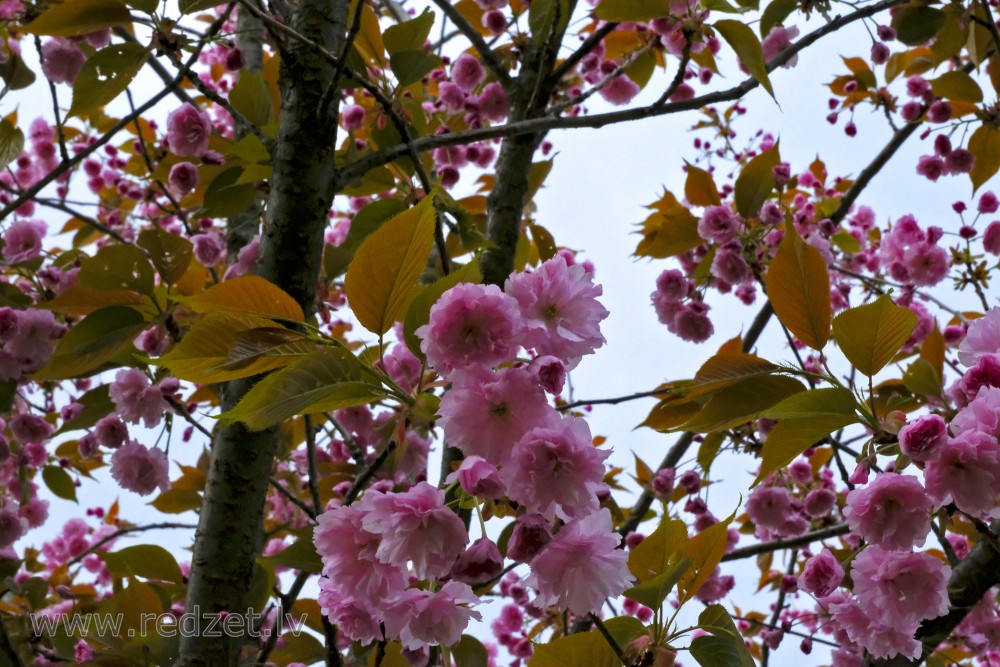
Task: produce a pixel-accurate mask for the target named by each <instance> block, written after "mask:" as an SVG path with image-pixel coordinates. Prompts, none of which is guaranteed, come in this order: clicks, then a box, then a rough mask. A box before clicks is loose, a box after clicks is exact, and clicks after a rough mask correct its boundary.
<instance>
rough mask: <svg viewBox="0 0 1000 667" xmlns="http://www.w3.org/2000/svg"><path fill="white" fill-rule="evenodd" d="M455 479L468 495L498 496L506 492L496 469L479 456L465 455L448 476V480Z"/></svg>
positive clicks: (481, 496)
mask: <svg viewBox="0 0 1000 667" xmlns="http://www.w3.org/2000/svg"><path fill="white" fill-rule="evenodd" d="M455 479H457V480H458V483H459V484H460V485H461V486H462V490H463V491H465V492H466V493H468V494H469V495H470V496H478V497H480V498H500V497H502V496H504V495H505V494H506V493H507V492H506V489H505V487H504V485H503V482H502V481H501V480H500V473H499V472H498V471H497V469H496V468H495V467H494V466H493V464H491V463H490V462H489V461H487V460H486V459H484V458H482V457H479V456H467V457H465V459H464V460H463V461H462V465H461V466H459V468H458V470H457V471H455V472H454V473H452V474H451V475H449V476H448V481H449V482H452V481H454V480H455Z"/></svg>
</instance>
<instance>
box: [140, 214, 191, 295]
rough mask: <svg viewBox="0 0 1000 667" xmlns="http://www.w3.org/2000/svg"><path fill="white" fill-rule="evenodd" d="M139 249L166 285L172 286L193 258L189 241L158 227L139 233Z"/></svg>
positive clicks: (185, 270)
mask: <svg viewBox="0 0 1000 667" xmlns="http://www.w3.org/2000/svg"><path fill="white" fill-rule="evenodd" d="M139 247H140V248H142V249H143V250H145V251H146V252H147V253H149V257H150V259H151V260H152V262H153V266H155V267H156V271H157V272H158V273H159V274H160V278H162V279H163V283H164V284H166V285H173V284H174V283H175V282H177V281H178V280H180V279H181V276H183V275H184V274H185V273H186V272H187V270H188V267H189V266H190V265H191V258H192V257H193V256H194V253H193V250H192V245H191V242H190V241H188V240H187V239H186V238H184V237H183V236H181V235H179V234H171V233H170V232H167V231H164V230H162V229H160V228H159V227H156V228H153V229H144V230H142V231H141V232H139Z"/></svg>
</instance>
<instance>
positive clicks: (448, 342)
mask: <svg viewBox="0 0 1000 667" xmlns="http://www.w3.org/2000/svg"><path fill="white" fill-rule="evenodd" d="M520 328H521V322H520V315H519V313H518V310H517V302H515V301H514V300H513V299H512V298H511V297H510V296H508V295H507V294H504V293H503V292H501V291H500V288H499V287H497V286H496V285H471V284H467V283H462V284H459V285H456V286H455V287H452V288H451V289H450V290H448V291H447V292H445V293H444V295H443V296H442V297H441V298H440V299H438V301H437V303H436V304H434V306H433V307H432V308H431V312H430V321H429V322H428V323H427V324H425V325H424V326H422V327H420V328H419V329H417V331H416V334H417V336H419V337H420V339H421V343H420V349H421V350H422V351H423V353H424V354H425V355H427V362H428V363H429V364H430V365H431V366H432V367H433V368H434V370H436V371H438V372H439V373H441V375H443V376H444V377H446V378H450V377H451V375H452V374H453V373H454V372H455V371H456V370H459V369H462V368H466V367H468V366H496V365H497V364H502V363H504V362H507V361H511V360H513V359H514V356H515V354H516V353H517V350H518V347H519V346H518V342H517V336H518V334H519V332H520V331H519V330H520Z"/></svg>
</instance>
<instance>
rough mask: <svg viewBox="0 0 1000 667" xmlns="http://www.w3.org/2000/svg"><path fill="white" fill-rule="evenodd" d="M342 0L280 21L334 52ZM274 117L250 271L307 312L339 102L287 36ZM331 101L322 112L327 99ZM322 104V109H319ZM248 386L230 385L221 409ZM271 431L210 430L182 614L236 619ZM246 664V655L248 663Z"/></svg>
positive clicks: (235, 656)
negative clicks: (266, 192) (266, 191)
mask: <svg viewBox="0 0 1000 667" xmlns="http://www.w3.org/2000/svg"><path fill="white" fill-rule="evenodd" d="M348 4H349V3H348V0H303V1H302V2H299V3H296V4H295V5H294V6H293V7H292V9H291V13H290V15H289V16H288V17H286V20H287V23H288V25H290V26H291V27H292V28H293V29H294V30H295V31H296V32H297V33H298V34H300V35H303V36H305V37H307V38H309V39H310V40H312V41H313V42H315V43H318V44H320V45H322V46H323V47H324V48H325V49H326V50H327V51H329V52H333V53H339V52H340V50H341V48H342V46H343V41H344V39H345V34H346V23H347V13H348ZM281 58H282V61H281V75H280V87H281V116H280V120H279V128H278V137H277V141H276V143H275V149H274V154H273V155H272V164H273V168H274V171H273V175H272V179H271V191H270V196H269V200H268V204H267V213H266V217H265V225H264V231H263V234H262V238H261V250H260V259H259V261H258V267H257V273H258V274H259V275H261V276H262V277H264V278H266V279H267V280H269V281H271V282H273V283H274V284H276V285H278V286H279V287H281V288H282V289H283V290H285V291H286V292H288V293H289V294H290V295H291V296H292V297H293V298H295V300H296V301H298V302H299V304H300V305H301V306H302V308H303V310H304V311H305V312H307V313H310V312H311V311H312V309H313V305H314V299H315V285H316V282H317V279H318V276H319V267H320V257H321V253H322V240H323V230H324V229H325V227H326V225H327V223H328V217H327V213H328V211H329V208H330V205H331V202H332V200H333V195H334V193H335V192H336V189H337V178H336V173H335V170H334V151H335V147H336V131H337V117H336V114H337V103H336V100H339V95H327V96H326V97H324V93H326V92H327V91H328V90H330V88H331V86H334V85H336V78H337V75H336V72H335V68H334V66H333V64H332V63H331V62H330V61H329V60H328V59H326V58H324V57H323V56H322V55H321V54H318V53H316V52H315V51H314V50H313V49H312V48H311V47H309V46H307V45H305V44H303V43H301V42H298V41H296V40H294V39H290V40H288V41H287V42H285V44H284V46H283V48H282V49H281ZM331 99H332V100H334V102H333V103H332V104H331V105H327V104H326V101H327V100H331ZM328 107H329V108H328ZM255 382H256V379H254V378H250V379H246V380H241V381H236V382H231V383H229V384H228V385H227V386H226V387H225V389H224V390H223V396H222V403H223V407H224V408H227V409H228V408H229V407H231V406H232V405H234V404H235V403H236V402H237V401H238V400H239V398H240V397H241V396H243V394H245V393H246V392H247V391H248V390H249V389H250V388H251V387H252V386H253V384H254V383H255ZM276 444H277V438H276V437H275V430H274V429H271V430H267V431H261V432H251V431H249V430H248V429H247V428H246V427H244V426H243V425H242V424H234V425H232V426H229V427H226V428H221V429H218V430H217V431H216V436H215V441H214V443H213V446H212V456H211V462H210V464H209V472H208V481H207V483H206V487H205V500H204V503H203V504H202V508H201V515H200V519H199V524H198V530H197V532H196V534H195V547H194V555H193V558H192V565H191V574H190V580H189V584H188V596H187V604H186V611H188V612H192V613H198V614H202V615H205V614H217V613H219V612H222V611H229V612H234V613H245V612H246V606H247V599H246V598H247V592H248V591H249V590H250V589H251V582H252V581H253V576H254V568H255V561H256V557H257V554H258V553H259V551H260V547H261V541H262V537H263V516H264V501H265V498H266V496H267V491H268V479H269V477H270V473H271V468H272V464H273V459H274V453H275V449H276ZM242 645H243V640H242V639H240V638H225V637H197V636H195V637H185V638H183V639H182V642H181V647H180V657H179V659H178V661H177V663H176V664H177V665H179V666H183V667H191V666H198V667H202V666H204V667H223V666H225V665H235V664H237V663H238V661H239V659H240V652H241V648H242ZM249 657H250V658H251V660H252V659H253V656H252V655H251V656H249Z"/></svg>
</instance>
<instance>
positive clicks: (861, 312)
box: [833, 294, 917, 377]
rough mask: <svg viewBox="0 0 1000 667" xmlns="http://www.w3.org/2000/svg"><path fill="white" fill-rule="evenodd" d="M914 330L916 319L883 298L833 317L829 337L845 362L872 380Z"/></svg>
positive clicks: (908, 312) (884, 296)
mask: <svg viewBox="0 0 1000 667" xmlns="http://www.w3.org/2000/svg"><path fill="white" fill-rule="evenodd" d="M916 326H917V316H916V315H915V314H913V312H912V311H911V310H910V309H909V308H903V307H902V306H897V305H896V304H894V303H893V302H892V299H890V298H889V296H888V295H884V294H883V295H882V296H880V297H879V298H878V299H876V300H875V301H873V302H872V303H868V304H865V305H863V306H858V307H857V308H851V309H850V310H845V311H844V312H842V313H840V314H839V315H837V317H836V318H834V320H833V337H834V339H835V340H836V341H837V345H839V346H840V349H841V351H842V352H843V353H844V356H845V357H847V359H848V361H850V362H851V363H852V364H854V367H855V368H857V369H858V370H859V371H861V373H863V374H865V375H867V376H868V377H872V376H873V375H875V374H876V373H878V372H879V371H880V370H882V368H883V367H884V366H885V365H886V364H887V363H889V362H890V361H892V358H893V357H894V356H896V353H897V352H898V351H899V348H901V347H902V346H903V344H904V343H905V342H906V341H907V340H909V338H910V334H912V333H913V330H914V329H915V328H916Z"/></svg>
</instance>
